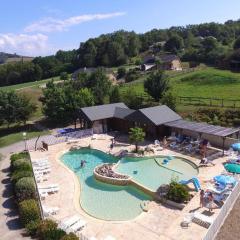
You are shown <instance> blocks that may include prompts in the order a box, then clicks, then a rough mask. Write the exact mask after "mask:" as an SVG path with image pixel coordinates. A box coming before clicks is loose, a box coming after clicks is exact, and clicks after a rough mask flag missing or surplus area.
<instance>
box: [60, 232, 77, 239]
mask: <svg viewBox="0 0 240 240" xmlns="http://www.w3.org/2000/svg"><path fill="white" fill-rule="evenodd" d="M60 240H79V238H78V237H77V236H76V235H75V234H74V233H69V234H67V235H65V236H63V237H62V238H61V239H60Z"/></svg>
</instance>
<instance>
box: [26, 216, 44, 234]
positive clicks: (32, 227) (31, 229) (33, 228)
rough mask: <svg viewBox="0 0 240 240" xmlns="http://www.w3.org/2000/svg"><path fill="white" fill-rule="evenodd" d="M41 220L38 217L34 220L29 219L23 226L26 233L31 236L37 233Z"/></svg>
mask: <svg viewBox="0 0 240 240" xmlns="http://www.w3.org/2000/svg"><path fill="white" fill-rule="evenodd" d="M40 223H41V221H40V220H39V219H38V220H35V221H31V222H29V223H28V224H27V225H26V226H25V227H26V229H27V233H28V234H29V235H31V236H36V233H37V229H38V227H39V225H40Z"/></svg>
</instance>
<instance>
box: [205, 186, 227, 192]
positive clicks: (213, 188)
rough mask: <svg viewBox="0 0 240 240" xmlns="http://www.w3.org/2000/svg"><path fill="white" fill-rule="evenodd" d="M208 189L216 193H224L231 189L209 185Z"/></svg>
mask: <svg viewBox="0 0 240 240" xmlns="http://www.w3.org/2000/svg"><path fill="white" fill-rule="evenodd" d="M207 190H209V191H211V192H213V193H215V194H224V193H225V192H227V191H229V188H224V189H217V188H215V187H214V186H212V185H211V186H208V187H207Z"/></svg>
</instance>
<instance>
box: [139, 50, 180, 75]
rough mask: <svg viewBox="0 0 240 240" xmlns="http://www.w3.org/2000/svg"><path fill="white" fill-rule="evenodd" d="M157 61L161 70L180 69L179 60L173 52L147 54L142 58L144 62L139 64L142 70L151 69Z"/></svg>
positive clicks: (155, 65) (155, 66)
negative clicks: (155, 54)
mask: <svg viewBox="0 0 240 240" xmlns="http://www.w3.org/2000/svg"><path fill="white" fill-rule="evenodd" d="M157 61H159V62H160V65H159V66H158V68H159V69H162V70H172V71H182V64H181V60H180V58H179V57H178V56H176V55H174V54H164V55H160V56H148V57H146V58H145V59H144V63H143V64H142V65H141V70H142V71H148V70H153V69H154V68H157Z"/></svg>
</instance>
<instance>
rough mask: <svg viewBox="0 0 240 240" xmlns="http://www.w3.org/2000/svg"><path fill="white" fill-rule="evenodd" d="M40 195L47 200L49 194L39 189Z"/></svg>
mask: <svg viewBox="0 0 240 240" xmlns="http://www.w3.org/2000/svg"><path fill="white" fill-rule="evenodd" d="M39 195H40V199H41V200H45V198H46V197H47V196H48V193H47V192H41V191H39Z"/></svg>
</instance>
